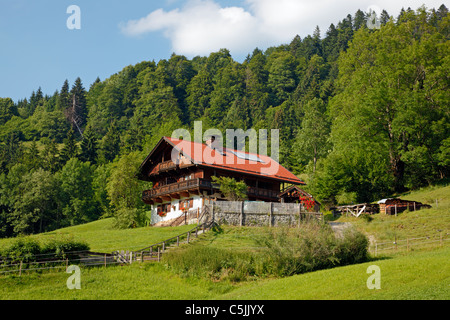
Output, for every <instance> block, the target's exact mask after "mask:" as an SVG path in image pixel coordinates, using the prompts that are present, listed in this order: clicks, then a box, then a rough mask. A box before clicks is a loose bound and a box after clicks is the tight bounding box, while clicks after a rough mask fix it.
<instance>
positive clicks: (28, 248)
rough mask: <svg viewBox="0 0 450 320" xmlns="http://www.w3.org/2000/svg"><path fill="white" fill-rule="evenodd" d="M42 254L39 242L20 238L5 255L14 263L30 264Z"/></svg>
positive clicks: (28, 238)
mask: <svg viewBox="0 0 450 320" xmlns="http://www.w3.org/2000/svg"><path fill="white" fill-rule="evenodd" d="M40 253H41V248H40V246H39V242H38V241H37V240H35V239H33V238H30V237H24V238H18V239H17V240H16V241H14V242H13V243H12V244H11V245H10V246H9V247H8V248H7V249H6V250H5V251H4V252H3V253H2V255H3V256H4V257H5V258H8V259H11V260H12V261H14V262H16V261H23V262H29V261H34V260H35V259H36V255H38V254H40Z"/></svg>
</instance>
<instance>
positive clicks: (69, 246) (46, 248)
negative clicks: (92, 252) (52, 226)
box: [2, 237, 89, 262]
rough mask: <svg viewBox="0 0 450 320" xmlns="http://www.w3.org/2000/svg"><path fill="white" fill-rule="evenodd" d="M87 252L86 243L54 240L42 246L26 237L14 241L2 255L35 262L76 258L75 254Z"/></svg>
mask: <svg viewBox="0 0 450 320" xmlns="http://www.w3.org/2000/svg"><path fill="white" fill-rule="evenodd" d="M85 250H89V246H88V245H87V244H86V243H84V242H82V241H76V240H73V239H71V238H60V239H58V238H54V239H51V240H49V241H47V242H46V243H45V244H44V245H41V244H40V243H39V242H38V241H37V240H36V239H33V238H31V237H26V238H19V239H17V240H16V241H14V242H13V243H12V244H11V245H10V246H9V247H8V248H7V249H6V250H4V251H3V252H2V255H3V256H4V258H6V259H9V260H12V261H23V262H34V261H38V260H39V258H45V259H47V258H53V257H56V258H62V259H65V258H70V257H73V256H76V253H75V252H77V251H85ZM72 252H73V253H75V254H71V253H72Z"/></svg>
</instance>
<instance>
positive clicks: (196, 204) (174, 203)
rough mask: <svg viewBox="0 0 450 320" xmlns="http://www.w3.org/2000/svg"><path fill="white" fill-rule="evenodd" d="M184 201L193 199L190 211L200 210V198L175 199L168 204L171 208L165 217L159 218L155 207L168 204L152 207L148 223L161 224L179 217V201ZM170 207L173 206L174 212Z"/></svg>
mask: <svg viewBox="0 0 450 320" xmlns="http://www.w3.org/2000/svg"><path fill="white" fill-rule="evenodd" d="M186 199H193V200H194V203H193V207H192V208H190V209H197V208H200V209H201V208H202V198H201V196H192V197H189V198H181V199H175V200H173V201H172V202H170V204H171V207H170V211H168V212H167V215H166V216H165V217H160V216H158V214H157V209H156V207H157V206H158V205H161V204H167V203H169V202H163V203H158V204H157V205H152V210H151V222H150V223H151V224H155V223H158V222H161V221H167V220H171V219H174V218H177V217H179V216H180V215H181V214H182V213H183V211H181V210H180V209H179V201H180V200H186ZM172 206H175V210H174V209H173V208H172Z"/></svg>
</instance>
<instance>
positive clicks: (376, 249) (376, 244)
mask: <svg viewBox="0 0 450 320" xmlns="http://www.w3.org/2000/svg"><path fill="white" fill-rule="evenodd" d="M377 254H378V243H377V240H375V257H376V256H377Z"/></svg>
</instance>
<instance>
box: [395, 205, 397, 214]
mask: <svg viewBox="0 0 450 320" xmlns="http://www.w3.org/2000/svg"><path fill="white" fill-rule="evenodd" d="M395 216H397V205H395Z"/></svg>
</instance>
